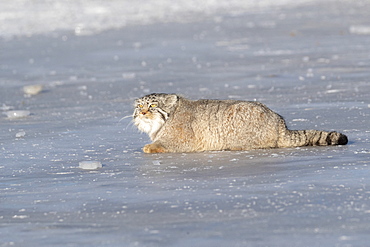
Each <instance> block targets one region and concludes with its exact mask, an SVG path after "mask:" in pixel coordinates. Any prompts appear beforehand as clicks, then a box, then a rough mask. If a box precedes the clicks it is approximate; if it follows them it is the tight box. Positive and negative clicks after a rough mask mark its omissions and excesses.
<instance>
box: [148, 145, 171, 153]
mask: <svg viewBox="0 0 370 247" xmlns="http://www.w3.org/2000/svg"><path fill="white" fill-rule="evenodd" d="M143 151H144V153H150V154H152V153H167V152H168V151H167V149H165V148H164V147H163V146H162V145H161V144H159V143H151V144H147V145H145V146H144V147H143Z"/></svg>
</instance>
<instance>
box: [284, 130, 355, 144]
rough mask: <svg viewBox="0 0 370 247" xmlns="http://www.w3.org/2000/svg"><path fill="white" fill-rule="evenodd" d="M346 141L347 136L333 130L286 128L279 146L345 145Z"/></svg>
mask: <svg viewBox="0 0 370 247" xmlns="http://www.w3.org/2000/svg"><path fill="white" fill-rule="evenodd" d="M347 143H348V138H347V136H346V135H344V134H342V133H338V132H335V131H332V132H327V131H319V130H286V132H285V133H284V135H283V137H282V138H280V140H279V147H302V146H327V145H346V144H347ZM280 145H282V146H280Z"/></svg>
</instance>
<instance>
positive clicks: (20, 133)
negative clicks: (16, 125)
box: [15, 131, 26, 138]
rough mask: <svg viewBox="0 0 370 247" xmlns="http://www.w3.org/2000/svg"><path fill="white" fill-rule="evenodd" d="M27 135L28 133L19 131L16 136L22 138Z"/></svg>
mask: <svg viewBox="0 0 370 247" xmlns="http://www.w3.org/2000/svg"><path fill="white" fill-rule="evenodd" d="M25 135H26V132H24V131H19V132H18V133H17V134H15V137H16V138H22V137H24V136H25Z"/></svg>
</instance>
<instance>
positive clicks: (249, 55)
mask: <svg viewBox="0 0 370 247" xmlns="http://www.w3.org/2000/svg"><path fill="white" fill-rule="evenodd" d="M369 13H370V1H367V0H363V1H350V0H340V1H334V0H324V1H316V0H300V1H297V0H264V1H257V0H254V1H244V0H232V1H214V0H207V1H191V0H178V1H169V0H158V1H149V0H138V1H127V0H123V1H122V0H109V1H103V0H91V1H88V0H79V1H77V0H76V1H51V0H49V1H48V0H33V1H26V0H12V1H1V2H0V126H1V127H0V150H1V153H0V246H1V247H2V246H212V247H214V246H284V247H286V246H295V247H296V246H310V247H312V246H368V244H369V242H370V224H369V222H370V199H369V197H370V188H369V186H370V178H369V177H370V167H369V165H370V146H369V138H370V129H369V124H370V118H369V116H370V79H369V78H370V48H369V47H370V46H369V44H370V19H369ZM35 84H42V85H43V91H42V92H41V93H39V94H37V95H32V96H30V95H25V94H24V92H23V87H24V86H28V85H35ZM151 92H173V93H180V94H182V95H185V96H187V97H189V98H191V99H198V98H218V99H230V98H232V99H243V100H258V101H261V102H263V103H265V104H266V105H267V106H269V107H270V108H272V109H273V110H275V111H276V112H278V113H279V114H281V115H282V116H284V117H285V118H286V121H287V123H288V126H289V127H290V128H292V129H322V130H337V131H340V132H343V133H345V134H346V135H348V137H349V144H348V145H346V146H335V147H302V148H287V149H271V150H253V151H248V152H247V151H244V152H204V153H194V154H192V153H189V154H154V155H148V154H144V153H142V151H141V148H142V147H143V146H144V145H145V144H146V143H148V142H149V138H148V137H147V136H146V135H144V134H140V133H139V132H138V131H137V130H136V129H135V127H134V126H132V124H131V123H130V118H125V119H122V117H124V116H129V115H131V113H132V110H133V106H132V104H133V100H134V99H135V98H137V97H140V96H143V95H145V94H147V93H151ZM10 110H21V111H27V112H23V113H27V114H26V116H25V117H23V118H8V117H7V115H6V113H7V112H8V111H10ZM121 119H122V120H121ZM82 161H94V162H101V163H102V165H103V167H102V168H100V169H96V170H84V169H80V168H79V163H80V162H82ZM99 164H100V163H99Z"/></svg>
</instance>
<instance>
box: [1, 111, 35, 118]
mask: <svg viewBox="0 0 370 247" xmlns="http://www.w3.org/2000/svg"><path fill="white" fill-rule="evenodd" d="M4 114H5V115H6V116H7V117H8V118H22V117H27V116H29V115H30V114H31V112H30V111H23V110H18V111H6V112H4Z"/></svg>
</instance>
